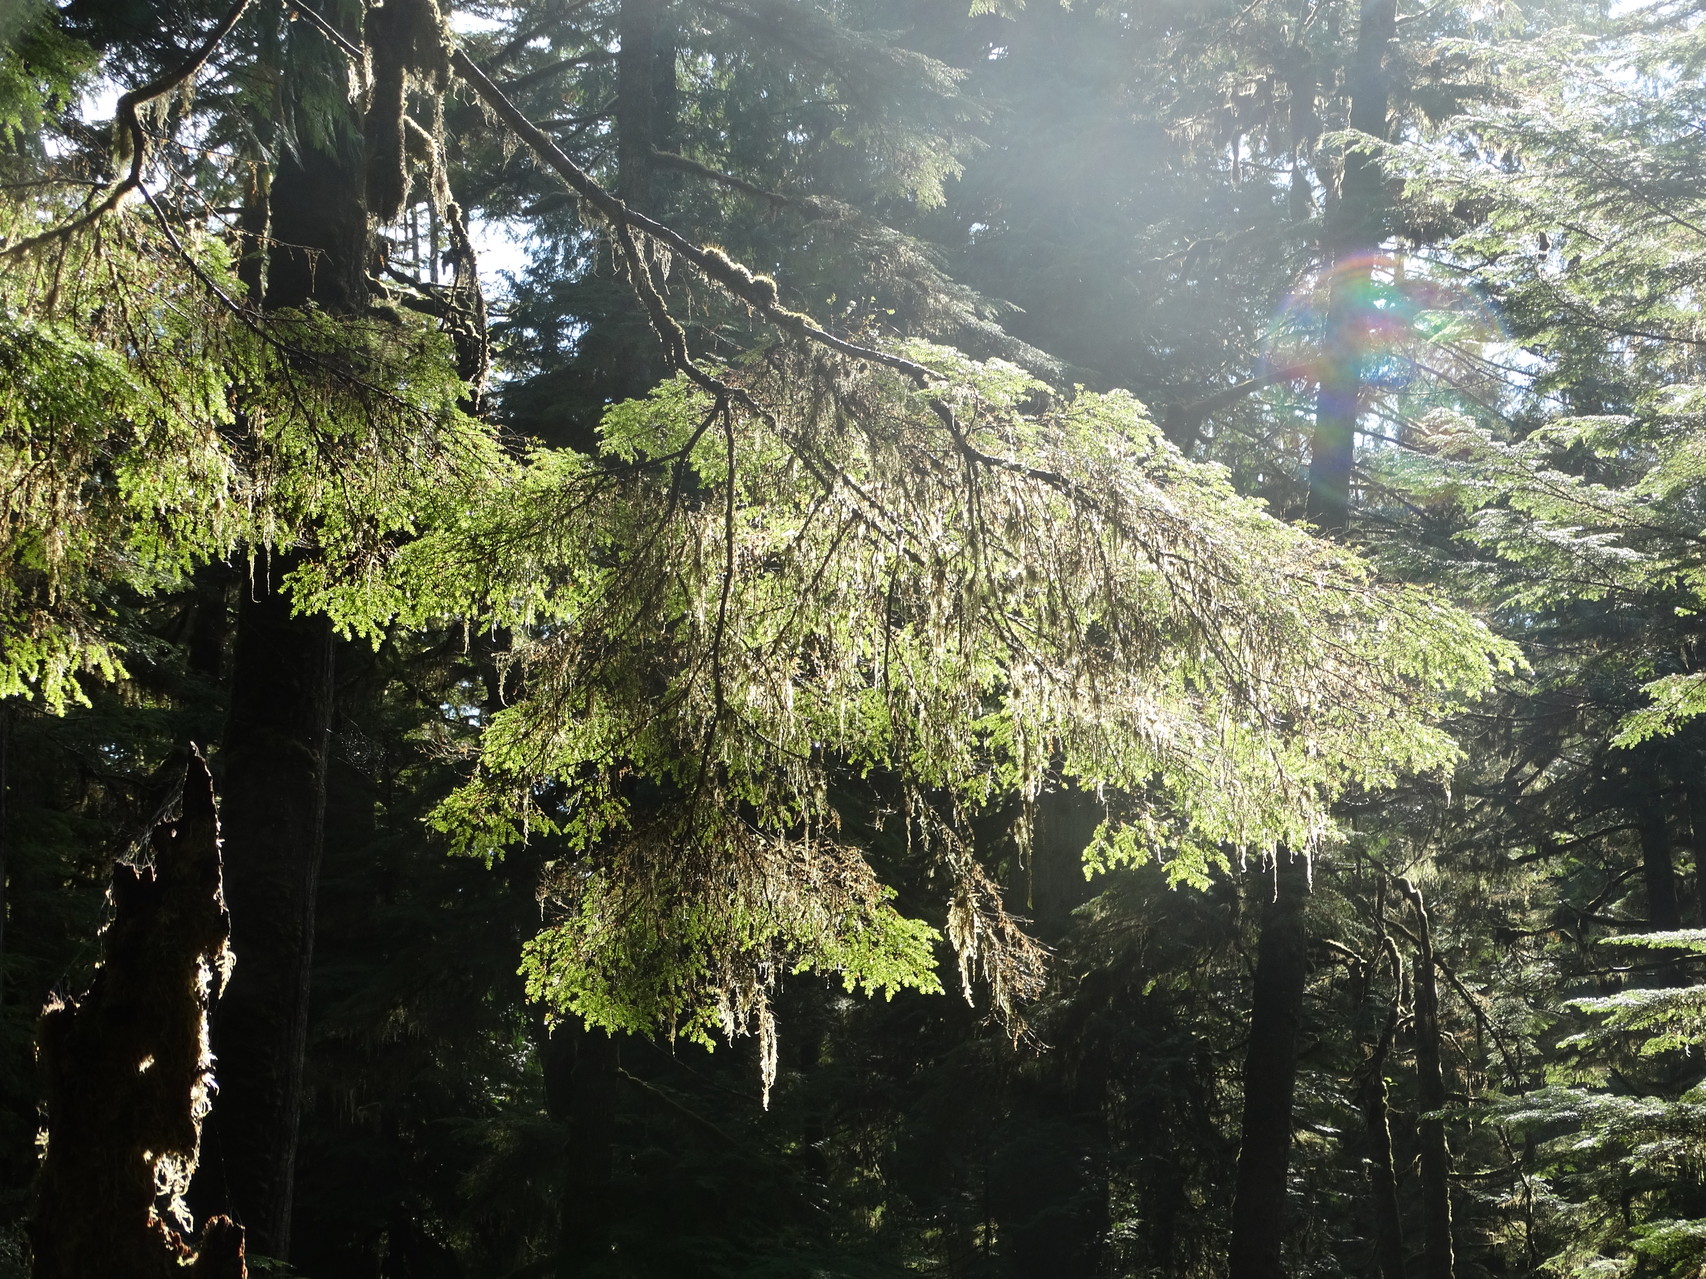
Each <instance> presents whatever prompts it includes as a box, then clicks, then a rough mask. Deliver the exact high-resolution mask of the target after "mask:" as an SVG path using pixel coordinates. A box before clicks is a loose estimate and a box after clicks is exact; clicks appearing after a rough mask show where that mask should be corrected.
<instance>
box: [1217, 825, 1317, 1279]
mask: <svg viewBox="0 0 1706 1279" xmlns="http://www.w3.org/2000/svg"><path fill="white" fill-rule="evenodd" d="M1268 891H1269V896H1268V900H1267V902H1266V904H1265V905H1264V907H1263V909H1262V933H1261V941H1260V942H1259V943H1258V947H1257V951H1256V980H1255V990H1254V992H1253V1002H1252V1007H1251V1010H1250V1046H1249V1051H1248V1053H1247V1055H1246V1056H1245V1059H1244V1119H1243V1125H1242V1141H1241V1142H1240V1145H1239V1148H1238V1176H1237V1184H1236V1187H1235V1189H1234V1191H1233V1199H1232V1253H1231V1258H1230V1261H1229V1265H1228V1274H1229V1276H1230V1279H1284V1275H1285V1266H1284V1262H1283V1260H1282V1255H1281V1254H1282V1250H1283V1247H1284V1244H1285V1236H1286V1228H1287V1220H1286V1218H1287V1212H1286V1175H1287V1172H1288V1171H1289V1169H1290V1165H1291V1130H1292V1124H1291V1104H1292V1097H1293V1094H1294V1093H1295V1092H1296V1088H1297V1031H1298V1024H1299V1023H1300V1022H1301V1020H1302V1017H1303V986H1304V980H1305V978H1306V976H1307V974H1308V936H1307V933H1306V930H1305V927H1304V922H1303V899H1304V897H1305V896H1306V895H1307V894H1308V891H1309V880H1308V869H1307V866H1306V864H1305V862H1304V861H1303V859H1302V858H1300V857H1290V856H1287V855H1286V854H1284V853H1283V852H1282V853H1281V854H1280V857H1279V860H1278V862H1277V863H1276V865H1275V867H1274V876H1273V880H1272V883H1271V886H1270V887H1269V890H1268Z"/></svg>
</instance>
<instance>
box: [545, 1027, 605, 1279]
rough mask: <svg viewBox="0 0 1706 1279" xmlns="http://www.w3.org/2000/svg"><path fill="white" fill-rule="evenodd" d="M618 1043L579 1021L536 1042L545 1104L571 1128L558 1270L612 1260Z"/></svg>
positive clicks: (596, 1269)
mask: <svg viewBox="0 0 1706 1279" xmlns="http://www.w3.org/2000/svg"><path fill="white" fill-rule="evenodd" d="M621 1051H622V1050H621V1043H620V1041H619V1040H618V1039H617V1038H616V1037H615V1036H614V1035H611V1034H607V1033H606V1032H604V1031H602V1030H588V1029H586V1028H585V1027H584V1026H582V1025H580V1023H579V1022H571V1023H567V1024H564V1025H562V1026H559V1027H558V1028H557V1029H556V1031H555V1032H554V1033H552V1034H551V1036H550V1037H549V1038H548V1039H546V1040H545V1041H544V1043H543V1044H542V1046H541V1050H540V1056H541V1065H542V1066H543V1069H544V1075H545V1104H546V1108H547V1111H548V1113H549V1114H550V1116H551V1118H552V1119H553V1120H555V1121H556V1122H558V1123H560V1124H565V1125H567V1127H568V1130H569V1159H568V1164H567V1168H566V1170H565V1175H564V1178H563V1187H562V1198H561V1200H560V1201H559V1203H560V1205H561V1224H560V1237H559V1243H558V1249H557V1252H558V1262H557V1273H558V1274H560V1275H562V1276H563V1277H564V1279H572V1277H573V1276H576V1275H581V1274H588V1273H600V1274H601V1273H603V1271H604V1268H606V1267H608V1266H609V1264H610V1250H611V1237H610V1222H611V1220H612V1218H613V1217H614V1216H615V1211H616V1204H615V1202H614V1196H613V1194H612V1183H613V1181H614V1175H615V1161H616V1102H617V1094H618V1091H619V1088H620V1082H621V1080H620V1076H619V1074H618V1073H617V1072H618V1071H620V1070H621V1067H622V1059H621Z"/></svg>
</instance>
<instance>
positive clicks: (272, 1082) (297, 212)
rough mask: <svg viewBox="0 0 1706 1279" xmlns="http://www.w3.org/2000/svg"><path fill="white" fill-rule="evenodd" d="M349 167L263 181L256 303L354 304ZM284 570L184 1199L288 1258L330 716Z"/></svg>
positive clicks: (248, 685) (249, 643)
mask: <svg viewBox="0 0 1706 1279" xmlns="http://www.w3.org/2000/svg"><path fill="white" fill-rule="evenodd" d="M362 189H363V183H362V174H361V171H360V168H359V166H357V165H355V164H353V163H352V160H351V159H350V157H349V155H348V154H347V153H345V152H338V151H335V150H334V149H333V148H331V147H326V148H314V147H306V146H305V147H303V148H302V149H301V150H300V153H299V154H298V155H297V156H295V157H286V158H284V159H281V160H280V162H279V167H278V173H277V174H276V176H275V177H274V179H273V182H272V184H271V187H270V194H271V209H270V217H269V223H270V231H271V236H272V243H273V246H274V247H273V250H272V254H271V257H270V260H269V262H268V272H267V289H266V304H267V306H268V307H269V308H270V309H278V308H281V307H295V306H302V305H304V304H306V303H310V302H313V303H316V304H318V305H319V306H321V307H322V308H324V309H325V310H326V311H328V312H332V313H342V314H349V313H352V312H354V311H357V310H359V309H360V307H361V306H362V305H364V304H365V296H366V286H365V278H366V277H365V267H366V259H367V243H368V227H367V215H366V211H365V209H364V208H363V205H362V202H361V196H360V192H361V191H362ZM294 562H295V560H294V557H293V556H292V555H289V554H284V555H258V556H257V558H256V560H255V564H254V572H253V574H252V577H251V580H249V581H247V582H245V583H244V584H243V588H242V589H243V595H242V601H241V603H240V605H239V607H238V611H237V640H236V647H235V652H234V654H233V657H232V663H231V682H230V692H229V697H228V701H227V709H226V721H225V736H224V741H223V743H222V745H221V748H220V754H219V762H220V765H221V768H222V789H223V792H224V798H225V843H226V849H227V853H226V857H227V863H228V865H227V871H226V891H227V897H228V899H229V901H230V905H231V914H232V920H233V933H234V937H235V944H236V946H237V947H238V949H239V950H241V951H242V953H243V956H244V965H243V971H242V973H241V975H239V977H238V978H237V980H236V981H235V982H234V983H233V985H232V988H231V992H230V994H229V996H228V997H227V998H226V999H225V1000H224V1001H223V1002H222V1003H221V1005H220V1009H219V1013H218V1016H217V1017H216V1018H215V1019H214V1025H213V1043H214V1053H215V1056H216V1057H217V1059H218V1062H219V1090H220V1104H219V1110H218V1112H217V1113H216V1114H215V1115H214V1117H213V1120H212V1123H211V1124H210V1126H209V1156H210V1158H209V1164H208V1167H207V1169H206V1170H205V1171H204V1172H203V1174H202V1176H201V1178H200V1179H199V1180H198V1182H197V1184H196V1192H195V1198H196V1201H197V1202H198V1203H201V1204H215V1205H218V1206H220V1207H221V1208H223V1209H225V1210H227V1211H229V1212H230V1213H231V1214H232V1215H233V1216H235V1217H236V1218H237V1219H238V1220H239V1221H241V1222H243V1223H244V1225H245V1226H246V1227H247V1229H248V1232H249V1247H250V1249H251V1251H253V1252H255V1253H257V1254H260V1255H264V1256H269V1257H277V1258H284V1257H286V1256H287V1255H288V1253H289V1249H290V1214H291V1204H292V1199H293V1196H294V1187H295V1168H296V1140H297V1130H298V1128H299V1126H300V1123H301V1117H302V1080H303V1058H304V1055H305V1050H306V1046H307V1035H308V976H309V969H310V965H311V963H312V960H313V951H314V900H315V894H316V890H317V888H318V884H319V875H320V856H321V845H322V840H323V830H324V822H325V808H326V748H327V742H328V739H329V737H330V732H331V723H332V630H331V625H330V623H329V622H328V621H327V620H326V619H325V618H323V617H297V616H294V615H293V614H292V610H291V604H290V601H289V599H288V597H287V596H286V595H285V594H284V593H283V592H282V590H281V589H280V586H279V581H280V579H281V578H282V577H283V575H284V574H285V573H286V572H288V571H289V569H290V567H291V566H292V565H293V563H294Z"/></svg>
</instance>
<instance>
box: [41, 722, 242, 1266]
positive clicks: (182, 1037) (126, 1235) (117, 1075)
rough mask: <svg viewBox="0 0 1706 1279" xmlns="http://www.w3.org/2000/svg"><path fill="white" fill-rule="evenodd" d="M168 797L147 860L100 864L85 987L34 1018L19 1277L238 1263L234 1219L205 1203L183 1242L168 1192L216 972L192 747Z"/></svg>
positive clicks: (213, 882)
mask: <svg viewBox="0 0 1706 1279" xmlns="http://www.w3.org/2000/svg"><path fill="white" fill-rule="evenodd" d="M181 804H182V815H181V816H180V817H178V818H177V819H176V820H163V821H161V822H160V823H159V824H158V825H157V826H156V827H155V828H154V831H153V832H152V836H151V839H150V845H151V848H152V852H153V863H154V864H153V865H152V866H149V867H136V866H127V865H120V866H117V867H115V868H114V871H113V880H112V887H111V889H110V898H111V902H112V921H111V923H109V924H108V926H107V928H106V931H105V934H104V935H103V938H102V947H101V950H102V964H101V967H100V969H99V970H98V972H97V973H96V975H95V979H94V981H93V982H92V983H91V984H90V986H89V989H88V990H87V991H86V992H85V993H84V994H83V996H82V997H81V998H79V999H76V1000H73V1001H70V1002H66V1003H55V1004H53V1005H50V1006H49V1008H48V1010H47V1013H46V1015H45V1016H44V1017H43V1019H42V1030H41V1041H40V1042H41V1060H42V1067H43V1075H44V1078H45V1081H46V1086H47V1112H48V1120H47V1156H46V1158H45V1159H44V1161H43V1163H42V1169H41V1177H40V1181H39V1183H38V1190H37V1200H36V1211H35V1218H34V1220H33V1222H32V1223H31V1229H30V1236H31V1242H32V1243H33V1245H34V1251H35V1262H34V1268H33V1270H32V1272H31V1273H32V1274H33V1276H34V1279H90V1276H95V1275H112V1276H115V1277H118V1279H152V1277H153V1276H160V1277H161V1279H165V1277H166V1276H186V1275H187V1276H195V1277H197V1279H242V1277H243V1276H244V1275H245V1274H246V1273H247V1270H246V1267H245V1264H244V1260H243V1231H242V1229H241V1228H240V1227H238V1226H235V1225H233V1224H232V1223H231V1222H230V1221H229V1220H228V1219H226V1218H223V1217H215V1218H213V1219H212V1220H210V1221H208V1222H207V1223H206V1225H205V1227H204V1228H203V1230H202V1232H201V1237H200V1240H199V1246H194V1245H192V1226H191V1223H190V1221H189V1218H188V1213H187V1210H186V1209H185V1208H184V1205H183V1200H182V1196H183V1192H184V1190H185V1189H186V1188H187V1187H188V1185H189V1180H190V1176H191V1174H192V1173H193V1172H194V1171H195V1168H196V1163H197V1160H198V1158H199V1155H200V1145H201V1127H202V1118H203V1116H204V1115H205V1114H206V1112H207V1108H208V1105H209V1103H210V1100H211V1091H212V1088H211V1085H212V1074H213V1072H212V1064H213V1063H212V1059H211V1058H210V1056H209V1054H208V1041H207V1016H208V1010H209V1008H210V1006H211V1005H212V1004H213V1002H214V1001H215V1000H216V999H217V998H218V996H219V990H220V988H221V987H222V986H223V984H224V982H225V978H226V975H227V973H228V972H229V971H230V950H229V948H228V946H227V941H228V938H229V935H230V921H229V917H228V915H227V914H226V910H225V900H224V895H223V890H222V884H221V876H220V855H219V822H218V818H217V816H216V814H215V810H214V801H213V782H212V779H211V777H210V776H209V775H208V771H207V766H206V765H205V764H204V763H203V762H202V759H201V756H200V754H199V753H193V752H192V754H191V757H190V760H189V765H188V769H187V772H186V774H185V778H184V785H183V792H182V797H181Z"/></svg>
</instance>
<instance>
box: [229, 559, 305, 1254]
mask: <svg viewBox="0 0 1706 1279" xmlns="http://www.w3.org/2000/svg"><path fill="white" fill-rule="evenodd" d="M265 562H266V561H263V564H264V563H265ZM281 567H282V566H280V565H276V564H275V565H273V566H272V572H273V574H274V575H275V577H276V574H277V573H278V572H279V571H280V569H281ZM263 571H264V570H263V569H260V568H257V580H256V581H255V582H254V584H253V585H252V586H249V585H245V588H244V596H243V602H242V604H241V606H240V607H239V609H238V615H237V644H236V652H235V654H234V656H233V660H232V672H231V692H230V702H229V706H228V710H227V718H226V724H225V743H224V747H223V749H222V750H221V753H220V759H221V761H222V763H223V764H224V779H223V786H224V792H225V822H226V831H227V836H226V847H227V849H228V850H229V851H228V860H229V870H228V873H227V876H226V882H227V897H228V900H229V901H230V904H231V915H232V919H233V935H234V938H235V945H236V946H237V947H238V948H239V949H240V950H241V951H242V954H243V957H244V964H243V972H242V973H241V974H240V975H239V976H238V977H237V979H236V980H235V981H234V982H233V983H232V985H231V991H230V994H229V995H228V996H227V998H226V999H225V1000H224V1001H223V1002H222V1003H221V1005H220V1008H219V1012H218V1015H217V1016H216V1017H215V1018H214V1023H213V1043H214V1050H215V1054H216V1056H217V1057H218V1060H219V1109H218V1111H217V1112H216V1114H215V1115H214V1118H213V1122H212V1125H211V1133H210V1154H211V1155H212V1156H214V1157H215V1162H212V1163H210V1165H209V1168H208V1170H207V1172H206V1173H205V1174H204V1183H205V1182H206V1181H208V1180H212V1181H213V1183H214V1184H213V1186H212V1187H211V1190H212V1201H213V1202H218V1203H221V1204H223V1205H225V1206H226V1207H227V1208H228V1209H229V1210H230V1211H231V1212H232V1213H233V1215H235V1216H236V1217H237V1219H238V1220H240V1221H242V1222H243V1223H244V1225H245V1226H247V1227H248V1229H249V1236H250V1247H251V1248H252V1250H253V1251H255V1252H257V1253H260V1254H263V1255H265V1256H269V1257H280V1258H282V1257H284V1256H285V1255H286V1254H287V1252H288V1249H289V1246H290V1210H291V1201H292V1197H293V1189H294V1183H295V1167H296V1134H297V1128H298V1126H299V1124H300V1121H301V1117H302V1071H303V1058H304V1053H305V1049H306V1046H307V1033H308V972H309V965H310V962H311V960H312V958H313V950H314V898H315V891H316V888H317V886H318V882H319V873H320V854H321V841H322V830H323V824H324V818H325V806H326V741H327V737H328V735H329V732H330V729H331V714H332V687H331V681H332V631H331V626H330V624H329V623H328V622H327V621H326V620H325V619H324V618H302V617H293V616H292V615H291V606H290V601H289V599H288V597H286V596H285V595H283V594H282V593H281V592H279V591H278V590H277V589H275V587H274V584H269V583H267V582H265V581H264V580H261V577H260V575H261V573H262V572H263ZM198 1190H199V1188H198Z"/></svg>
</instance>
